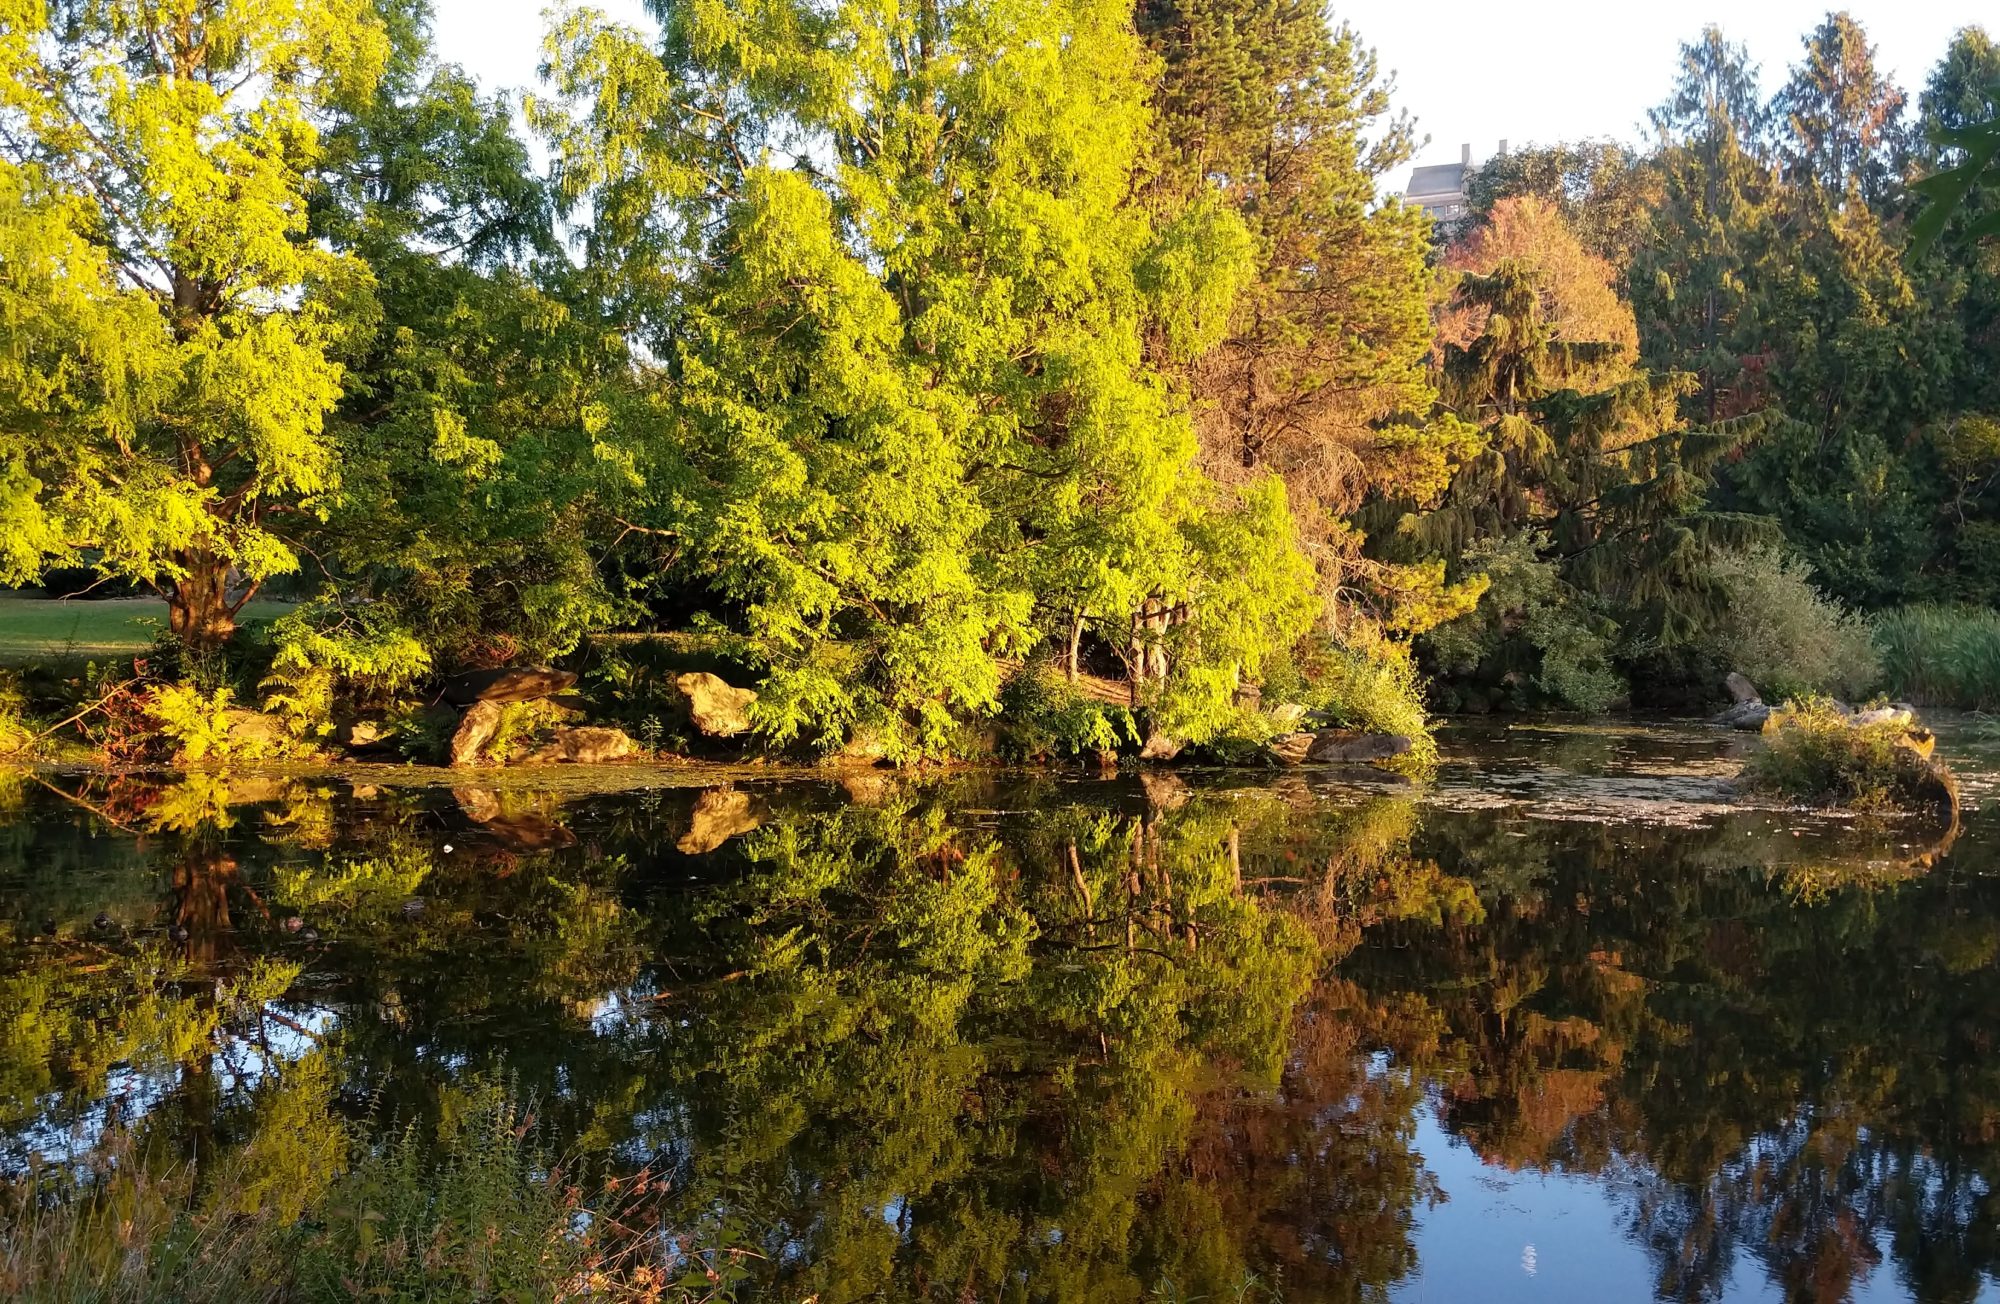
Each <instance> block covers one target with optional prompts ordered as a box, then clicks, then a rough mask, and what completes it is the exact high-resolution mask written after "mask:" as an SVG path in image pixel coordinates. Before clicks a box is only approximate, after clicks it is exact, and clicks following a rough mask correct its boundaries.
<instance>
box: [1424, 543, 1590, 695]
mask: <svg viewBox="0 0 2000 1304" xmlns="http://www.w3.org/2000/svg"><path fill="white" fill-rule="evenodd" d="M1547 543H1548V536H1547V535H1545V534H1541V533H1527V534H1520V535H1516V536H1514V537H1512V538H1509V539H1504V540H1485V541H1482V542H1481V543H1478V544H1475V545H1474V546H1473V547H1471V548H1469V549H1467V551H1466V554H1465V557H1464V566H1465V568H1466V570H1467V571H1469V572H1470V571H1478V572H1483V573H1484V574H1485V575H1486V577H1487V579H1488V581H1489V582H1488V585H1487V589H1486V592H1485V593H1484V594H1483V595H1481V597H1480V599H1479V605H1478V606H1477V607H1475V608H1474V609H1473V610H1472V611H1471V612H1470V613H1468V614H1466V615H1464V616H1460V617H1459V618H1458V619H1456V620H1451V621H1447V622H1445V623H1444V624H1442V625H1439V626H1438V627H1437V628H1436V629H1433V630H1431V631H1430V632H1429V633H1428V634H1426V635H1424V639H1423V643H1424V646H1425V647H1426V648H1427V649H1428V650H1429V652H1430V655H1431V658H1432V660H1433V661H1434V663H1435V664H1436V666H1437V669H1438V672H1439V674H1440V675H1442V676H1444V677H1446V678H1447V679H1451V680H1456V681H1460V682H1459V684H1458V685H1456V690H1457V691H1456V694H1454V692H1453V691H1452V688H1453V686H1447V691H1446V693H1445V694H1444V695H1443V697H1444V700H1446V701H1451V700H1453V699H1454V696H1455V695H1456V696H1458V697H1462V696H1464V694H1465V692H1466V691H1467V690H1471V691H1475V692H1487V693H1500V694H1505V695H1508V696H1511V697H1513V698H1515V699H1516V700H1515V701H1514V702H1513V703H1512V704H1513V705H1519V706H1545V705H1546V706H1559V707H1567V708H1569V709H1571V710H1577V711H1591V712H1596V711H1607V710H1609V709H1611V708H1612V707H1614V706H1616V705H1618V704H1619V703H1620V702H1622V701H1624V700H1625V699H1626V697H1627V696H1628V693H1629V688H1628V686H1627V684H1626V682H1625V677H1624V676H1623V675H1621V674H1620V673H1619V672H1618V670H1617V668H1616V666H1615V665H1614V664H1613V657H1614V655H1615V654H1616V652H1617V650H1618V640H1619V631H1618V626H1617V625H1616V624H1615V623H1613V622H1612V621H1611V620H1610V619H1609V618H1608V617H1606V616H1605V615H1604V613H1603V612H1602V611H1600V610H1599V609H1598V608H1597V606H1596V604H1595V603H1593V602H1592V600H1591V599H1590V598H1589V597H1588V596H1587V595H1586V594H1584V593H1583V592H1581V591H1580V590H1578V589H1576V588H1574V587H1572V586H1571V585H1569V584H1567V583H1565V582H1564V581H1563V579H1562V575H1561V573H1560V567H1559V566H1558V564H1557V563H1555V562H1552V561H1544V560H1542V558H1541V550H1542V549H1543V548H1544V547H1546V546H1547ZM1522 684H1526V685H1529V686H1531V688H1532V691H1530V692H1528V693H1526V694H1523V693H1521V692H1520V691H1519V689H1518V686H1519V685H1522Z"/></svg>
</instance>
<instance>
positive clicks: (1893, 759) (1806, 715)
mask: <svg viewBox="0 0 2000 1304" xmlns="http://www.w3.org/2000/svg"><path fill="white" fill-rule="evenodd" d="M1934 746H1935V739H1934V738H1933V737H1932V736H1931V734H1930V732H1929V731H1928V730H1926V729H1923V728H1921V727H1920V726H1918V725H1917V724H1916V723H1915V720H1914V717H1912V716H1911V715H1910V713H1909V712H1907V711H1899V710H1877V711H1867V712H1863V713H1861V714H1859V715H1849V714H1848V713H1847V712H1845V711H1843V710H1842V709H1841V708H1840V707H1839V706H1837V705H1836V704H1835V703H1834V702H1833V701H1831V700H1830V699H1828V698H1824V697H1808V698H1806V699H1804V700H1803V701H1801V702H1797V703H1793V704H1791V705H1788V706H1786V707H1785V708H1783V709H1781V710H1778V711H1774V712H1772V713H1771V718H1770V720H1769V721H1767V722H1766V723H1765V726H1764V746H1763V748H1762V750H1760V751H1759V752H1757V754H1756V755H1754V756H1752V757H1751V758H1750V761H1749V763H1748V764H1747V765H1746V766H1745V767H1744V771H1743V774H1744V778H1745V779H1746V780H1747V781H1748V782H1749V784H1750V786H1751V787H1752V788H1755V789H1756V790H1758V791H1761V792H1767V793H1773V794H1777V795H1781V796H1785V797H1790V798H1794V799H1796V800H1799V801H1805V802H1810V803H1811V804H1813V805H1818V806H1831V807H1837V808H1840V809H1842V810H1854V811H1879V812H1886V811H1913V812H1917V811H1920V812H1926V813H1932V812H1936V813H1941V814H1943V815H1944V816H1945V817H1946V818H1953V817H1955V815H1956V812H1957V809H1958V782H1957V780H1956V779H1955V778H1954V777H1953V776H1952V773H1951V771H1950V770H1949V769H1948V768H1947V767H1946V766H1945V765H1944V763H1943V762H1941V761H1939V760H1937V759H1936V758H1935V757H1933V756H1932V754H1931V753H1932V749H1933V747H1934Z"/></svg>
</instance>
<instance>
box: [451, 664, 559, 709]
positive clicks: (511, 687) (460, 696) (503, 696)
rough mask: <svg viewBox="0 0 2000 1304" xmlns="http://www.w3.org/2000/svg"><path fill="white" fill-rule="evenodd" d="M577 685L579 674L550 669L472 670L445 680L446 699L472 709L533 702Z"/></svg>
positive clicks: (537, 667)
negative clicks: (480, 705) (485, 704)
mask: <svg viewBox="0 0 2000 1304" xmlns="http://www.w3.org/2000/svg"><path fill="white" fill-rule="evenodd" d="M575 686H576V676H575V675H573V674H571V673H570V672H569V671H567V670H551V669H549V668H548V667H547V666H513V667H509V668H507V669H504V670H468V671H466V672H465V673H464V674H462V675H453V676H452V677H451V678H450V679H447V680H445V683H444V698H445V701H447V702H450V703H452V704H454V705H456V706H471V705H472V704H473V703H475V702H494V703H504V702H532V701H534V700H535V699H536V698H538V697H551V696H553V695H555V694H556V693H560V692H563V691H565V690H566V689H569V688H573V687H575Z"/></svg>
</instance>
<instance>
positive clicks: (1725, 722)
mask: <svg viewBox="0 0 2000 1304" xmlns="http://www.w3.org/2000/svg"><path fill="white" fill-rule="evenodd" d="M1770 718H1771V708H1770V707H1768V706H1766V705H1764V704H1763V703H1762V702H1756V701H1751V702H1738V703H1737V704H1736V705H1734V706H1732V707H1728V708H1725V709H1724V710H1723V711H1722V712H1721V713H1720V714H1718V715H1716V716H1714V717H1712V718H1711V719H1710V723H1711V724H1719V725H1721V726H1722V727H1723V728H1725V729H1740V730H1742V731H1743V732H1744V733H1756V732H1757V731H1758V730H1760V729H1762V728H1763V727H1764V722H1765V721H1766V720H1768V719H1770Z"/></svg>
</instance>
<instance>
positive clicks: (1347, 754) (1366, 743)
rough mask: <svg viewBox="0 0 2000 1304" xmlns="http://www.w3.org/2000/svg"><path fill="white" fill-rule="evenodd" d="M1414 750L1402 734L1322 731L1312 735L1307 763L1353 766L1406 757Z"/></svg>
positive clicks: (1346, 730)
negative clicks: (1394, 757)
mask: <svg viewBox="0 0 2000 1304" xmlns="http://www.w3.org/2000/svg"><path fill="white" fill-rule="evenodd" d="M1415 746H1416V744H1415V743H1413V742H1411V741H1410V739H1408V738H1407V737H1405V736H1404V735H1402V734H1381V733H1357V732H1355V731H1353V730H1350V729H1323V730H1321V731H1320V732H1319V733H1317V734H1315V735H1313V742H1312V747H1311V749H1310V750H1309V751H1307V753H1306V759H1307V760H1308V761H1313V762H1316V763H1318V764H1320V765H1353V764H1357V763H1363V762H1369V761H1386V760H1388V759H1389V758H1390V757H1392V756H1403V755H1405V754H1407V753H1408V752H1409V751H1410V750H1411V749H1412V748H1414V747H1415Z"/></svg>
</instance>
